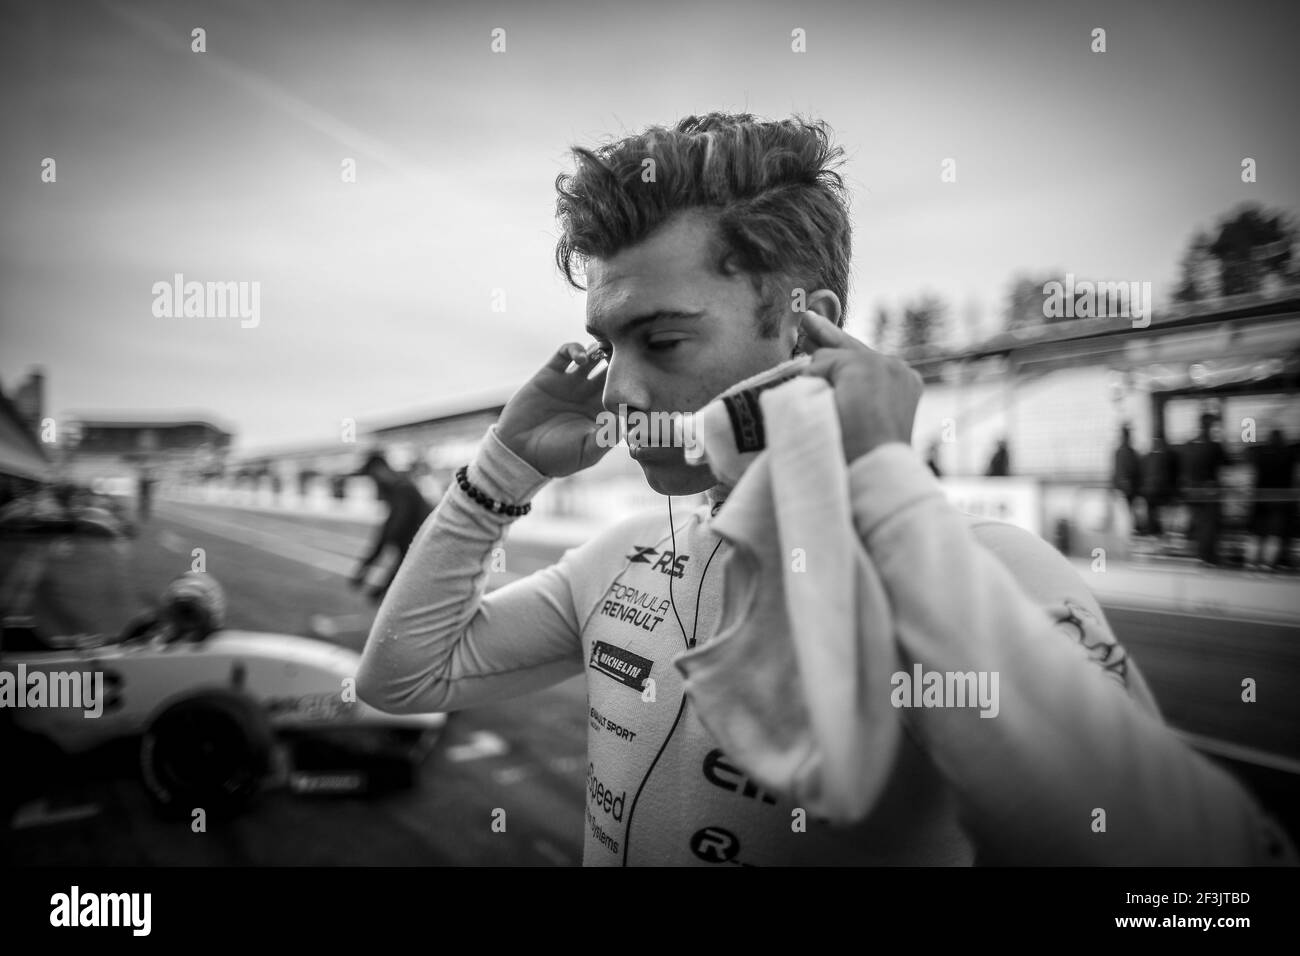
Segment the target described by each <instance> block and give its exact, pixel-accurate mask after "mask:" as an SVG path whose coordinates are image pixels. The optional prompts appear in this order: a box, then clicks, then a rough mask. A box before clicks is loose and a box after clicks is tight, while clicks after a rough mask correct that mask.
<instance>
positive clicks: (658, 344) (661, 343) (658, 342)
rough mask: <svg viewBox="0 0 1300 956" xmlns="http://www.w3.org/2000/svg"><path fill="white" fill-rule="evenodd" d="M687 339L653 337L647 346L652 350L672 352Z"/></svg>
mask: <svg viewBox="0 0 1300 956" xmlns="http://www.w3.org/2000/svg"><path fill="white" fill-rule="evenodd" d="M684 341H686V340H685V339H651V340H650V341H649V342H647V343H646V344H647V346H648V347H649V349H650V351H652V352H671V351H672V350H673V349H675V348H677V346H679V345H681V344H682V342H684Z"/></svg>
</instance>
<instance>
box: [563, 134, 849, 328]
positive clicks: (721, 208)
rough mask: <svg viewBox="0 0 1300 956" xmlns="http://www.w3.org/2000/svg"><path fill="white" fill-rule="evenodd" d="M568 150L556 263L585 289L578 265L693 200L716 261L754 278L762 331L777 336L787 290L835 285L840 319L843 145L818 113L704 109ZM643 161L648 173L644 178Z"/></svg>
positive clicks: (724, 269)
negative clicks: (769, 117)
mask: <svg viewBox="0 0 1300 956" xmlns="http://www.w3.org/2000/svg"><path fill="white" fill-rule="evenodd" d="M572 151H573V155H574V158H575V160H576V164H577V170H576V171H575V172H573V173H562V174H560V175H559V176H558V177H556V180H555V190H556V192H557V193H558V194H559V195H558V197H557V199H556V203H555V207H556V218H557V220H558V221H559V225H560V239H559V242H558V243H557V244H556V249H555V261H556V264H557V265H558V266H559V268H560V271H561V272H563V273H564V276H565V278H566V279H567V280H568V281H569V284H570V285H572V286H573V287H574V288H577V289H583V288H584V286H582V285H580V284H579V283H578V281H577V279H576V278H575V275H576V274H577V273H579V272H580V271H582V269H583V267H584V266H585V265H586V263H587V262H588V261H589V260H590V259H592V258H598V259H603V258H608V257H610V256H613V255H615V254H617V253H618V252H620V251H621V250H623V249H625V248H627V247H629V246H633V245H636V244H637V243H639V242H641V241H642V240H644V239H646V238H647V237H648V236H649V235H650V234H651V233H652V232H654V231H655V230H656V229H658V228H659V227H660V226H662V225H664V224H665V223H666V222H668V221H669V220H670V219H672V218H673V217H675V216H676V215H677V214H679V213H682V212H686V211H688V210H694V211H700V212H704V213H706V214H707V215H708V216H709V218H710V220H711V221H712V224H713V227H714V234H715V240H714V245H713V249H712V253H713V258H714V268H716V269H717V270H718V271H719V273H721V274H723V275H728V274H732V273H733V272H735V271H739V272H742V273H745V274H747V275H748V276H749V277H750V279H751V281H752V282H753V284H754V288H755V291H756V292H757V293H758V296H759V302H760V305H759V312H758V315H757V319H758V324H759V333H760V335H763V336H772V335H775V334H777V331H778V329H779V322H780V316H781V313H782V311H783V310H785V309H787V308H789V307H790V295H791V291H792V290H793V289H794V288H803V289H805V290H806V291H807V292H809V293H811V292H813V291H815V290H817V289H830V290H831V291H832V292H834V293H835V294H836V295H837V296H839V300H840V303H841V305H842V306H843V310H842V311H841V315H840V322H841V323H843V317H844V314H845V312H846V311H847V308H848V281H849V258H850V254H851V236H850V231H851V230H850V226H849V210H848V191H847V190H846V189H845V187H844V181H843V179H842V178H841V176H840V174H839V173H838V172H837V171H836V168H837V167H838V166H839V165H841V163H842V162H843V155H844V150H843V149H842V148H840V147H839V146H834V145H832V143H831V131H830V128H829V127H828V126H827V125H826V124H825V123H824V122H822V121H815V122H808V121H805V120H803V119H800V118H799V117H797V116H796V117H793V118H791V119H785V120H775V121H766V120H758V119H755V118H754V116H752V115H751V114H749V113H709V114H708V115H707V116H688V117H686V118H685V119H683V120H681V121H680V122H678V123H677V125H676V126H674V127H672V128H671V129H670V128H668V127H665V126H651V127H648V128H647V129H646V130H645V131H644V132H641V133H637V134H635V135H632V136H628V137H625V138H624V139H621V140H618V141H616V142H611V143H609V144H607V145H604V146H600V147H598V148H596V149H586V148H584V147H581V146H574V147H573V148H572ZM647 159H652V160H654V164H653V167H649V166H648V165H647V164H645V160H647ZM648 168H653V170H654V178H655V181H654V182H645V181H643V176H642V173H643V171H644V170H646V169H648Z"/></svg>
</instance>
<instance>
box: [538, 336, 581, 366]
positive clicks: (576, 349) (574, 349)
mask: <svg viewBox="0 0 1300 956" xmlns="http://www.w3.org/2000/svg"><path fill="white" fill-rule="evenodd" d="M585 351H586V349H585V347H584V346H582V345H580V344H579V343H577V342H565V343H564V344H563V345H561V346H560V347H559V348H558V349H556V350H555V352H554V353H553V354H552V355H551V357H550V358H549V359H547V361H546V367H547V368H548V369H550V370H551V371H552V372H564V371H566V370H567V368H568V366H570V365H572V364H573V361H574V359H576V358H578V357H579V356H580V355H582V354H583V353H584V352H585Z"/></svg>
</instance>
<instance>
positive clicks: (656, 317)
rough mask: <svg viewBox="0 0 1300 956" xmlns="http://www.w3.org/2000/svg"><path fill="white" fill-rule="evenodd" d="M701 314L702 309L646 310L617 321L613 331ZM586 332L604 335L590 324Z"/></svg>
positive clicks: (602, 336)
mask: <svg viewBox="0 0 1300 956" xmlns="http://www.w3.org/2000/svg"><path fill="white" fill-rule="evenodd" d="M703 315H704V312H703V311H700V312H683V311H681V310H680V309H659V310H657V311H655V312H647V313H645V314H644V315H638V316H634V317H633V318H630V319H626V320H624V321H623V322H621V323H619V326H618V328H617V329H615V330H614V331H616V332H619V333H621V334H624V335H626V334H627V333H629V332H632V331H634V330H635V329H639V328H640V327H641V326H643V325H649V324H650V323H651V322H662V321H664V320H665V319H698V318H700V317H701V316H703ZM587 334H588V335H592V336H596V337H597V338H605V337H606V333H603V332H601V331H600V329H599V328H595V327H593V326H591V325H588V326H587Z"/></svg>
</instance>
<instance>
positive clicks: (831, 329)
mask: <svg viewBox="0 0 1300 956" xmlns="http://www.w3.org/2000/svg"><path fill="white" fill-rule="evenodd" d="M799 331H800V332H802V333H803V339H804V351H805V352H808V353H810V354H811V353H813V352H816V350H817V349H867V351H872V349H870V348H868V347H867V346H866V345H865V344H864V343H862V342H860V341H858V340H857V339H855V338H854V337H853V336H851V335H849V333H847V332H845V331H844V330H843V329H841V328H840V327H839V326H838V325H836V324H835V323H834V322H832V321H831V320H830V319H828V318H826V317H825V316H824V315H822V314H821V313H820V312H805V313H803V316H802V318H801V319H800V321H799Z"/></svg>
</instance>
